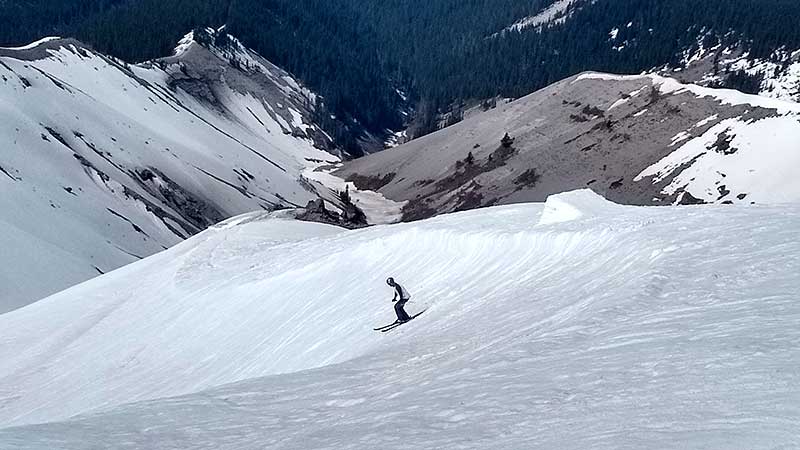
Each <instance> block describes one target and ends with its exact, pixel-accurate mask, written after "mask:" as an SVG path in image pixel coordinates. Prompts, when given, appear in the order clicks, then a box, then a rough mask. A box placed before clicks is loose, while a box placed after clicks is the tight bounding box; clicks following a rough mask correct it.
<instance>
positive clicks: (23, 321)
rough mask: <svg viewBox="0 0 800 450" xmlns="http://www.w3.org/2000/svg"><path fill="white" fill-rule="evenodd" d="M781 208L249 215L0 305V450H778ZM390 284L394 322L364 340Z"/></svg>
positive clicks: (586, 199)
mask: <svg viewBox="0 0 800 450" xmlns="http://www.w3.org/2000/svg"><path fill="white" fill-rule="evenodd" d="M798 230H800V207H797V206H751V207H748V206H697V207H663V208H643V207H624V206H618V205H614V204H611V203H608V202H606V201H604V200H602V199H601V198H599V197H597V196H595V195H594V194H592V193H591V192H588V191H578V192H572V193H567V194H562V195H559V196H554V197H551V198H550V199H549V200H548V202H547V203H546V204H525V205H512V206H504V207H496V208H489V209H481V210H475V211H469V212H464V213H457V214H451V215H446V216H441V217H438V218H434V219H430V220H427V221H423V222H415V223H409V224H400V225H386V226H377V227H372V228H369V229H364V230H358V231H340V230H338V229H336V228H333V227H328V226H324V225H319V224H309V223H298V222H291V221H285V220H280V219H274V218H267V217H265V216H264V215H250V216H243V217H240V218H237V219H233V220H230V221H228V222H226V223H223V224H221V225H220V226H218V227H215V228H212V229H210V230H208V231H206V232H203V233H201V234H200V235H198V236H196V237H194V238H192V239H189V240H188V241H186V242H184V243H182V244H179V245H178V246H176V247H175V248H173V249H170V250H168V251H166V252H164V253H161V254H159V255H156V256H155V257H152V258H148V259H146V260H144V261H141V262H138V263H135V264H133V265H131V266H128V267H125V268H123V269H121V270H118V271H115V272H113V273H111V274H108V275H105V276H103V277H100V278H97V279H95V280H92V281H89V282H87V283H85V284H83V285H80V286H77V287H75V288H72V289H70V290H68V291H65V292H63V293H60V294H57V295H56V296H53V297H50V298H49V299H46V300H44V301H41V302H38V303H35V304H33V305H31V306H28V307H26V308H23V309H21V310H18V311H14V312H12V313H9V314H5V315H2V316H0V329H2V330H4V331H3V337H2V338H1V339H2V340H0V360H2V361H3V364H2V367H0V428H2V429H0V448H14V449H95V448H115V449H126V448H147V449H173V448H192V449H263V448H281V449H309V448H315V449H317V448H319V449H322V448H326V449H343V448H353V449H361V448H391V449H403V448H408V449H418V448H481V449H486V448H496V449H511V448H543V449H552V448H558V449H576V450H577V449H587V448H591V449H642V448H658V449H666V448H674V449H723V448H724V449H789V448H798V447H800V434H799V433H798V431H797V430H800V387H799V386H800V302H798V301H797V300H798V293H800V277H798V275H797V274H798V273H800V256H798V255H800V242H798V241H797V239H796V237H797V233H798ZM387 276H394V277H395V278H396V279H397V280H398V281H399V282H400V283H402V284H403V285H404V286H406V287H407V288H408V290H409V291H410V292H411V295H412V301H411V302H410V303H409V304H408V307H407V309H408V310H409V312H411V313H416V312H419V311H421V310H423V309H425V310H426V312H425V313H424V314H423V315H421V316H420V317H419V318H417V319H415V320H414V321H412V322H410V323H408V324H406V325H403V326H401V327H399V328H397V329H395V330H394V331H392V332H389V333H378V332H375V331H373V330H372V328H373V327H375V326H378V325H382V324H386V323H389V322H391V321H392V320H393V319H394V318H393V312H392V310H391V308H392V304H391V303H390V302H389V299H390V298H391V291H390V289H389V288H388V287H387V286H386V285H385V284H384V279H385V278H386V277H387Z"/></svg>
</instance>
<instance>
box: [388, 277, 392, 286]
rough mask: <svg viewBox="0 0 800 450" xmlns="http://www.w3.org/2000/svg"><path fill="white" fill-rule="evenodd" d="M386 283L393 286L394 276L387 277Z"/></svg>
mask: <svg viewBox="0 0 800 450" xmlns="http://www.w3.org/2000/svg"><path fill="white" fill-rule="evenodd" d="M386 284H388V285H389V286H394V278H392V277H389V278H387V279H386Z"/></svg>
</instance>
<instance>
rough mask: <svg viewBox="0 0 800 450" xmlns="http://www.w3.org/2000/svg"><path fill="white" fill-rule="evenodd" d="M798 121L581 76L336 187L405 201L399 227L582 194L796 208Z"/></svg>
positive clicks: (376, 163)
mask: <svg viewBox="0 0 800 450" xmlns="http://www.w3.org/2000/svg"><path fill="white" fill-rule="evenodd" d="M798 111H800V106H798V105H797V104H795V103H791V102H783V101H779V100H773V99H767V98H763V97H757V96H750V95H744V94H741V93H739V92H736V91H730V90H715V89H708V88H701V87H698V86H692V85H681V84H679V83H678V82H677V81H675V80H672V79H669V78H662V77H659V76H655V75H649V76H615V75H605V74H596V73H587V74H582V75H579V76H576V77H571V78H569V79H566V80H564V81H561V82H559V83H556V84H554V85H552V86H549V87H547V88H545V89H542V90H540V91H538V92H535V93H533V94H531V95H529V96H526V97H524V98H521V99H519V100H517V101H514V102H512V103H509V104H505V105H501V106H499V107H498V108H496V109H494V110H491V111H488V112H486V113H483V114H479V115H476V116H473V117H471V118H469V119H467V120H465V121H464V122H462V123H459V124H456V125H454V126H452V127H449V128H446V129H444V130H441V131H439V132H437V133H434V134H432V135H429V136H426V137H424V138H421V139H418V140H415V141H412V142H410V143H408V144H405V145H402V146H400V147H398V148H396V149H394V150H392V151H390V152H384V153H381V154H376V155H370V156H369V157H366V158H363V159H360V160H357V161H353V162H350V163H348V164H347V165H345V167H344V169H342V170H341V171H339V173H338V175H339V176H342V177H345V178H348V179H351V180H353V181H355V182H357V183H362V184H363V183H364V181H365V180H371V181H374V183H367V184H370V185H371V187H375V185H376V184H380V189H379V192H381V193H383V194H385V195H386V196H387V197H388V198H391V199H393V200H398V201H399V200H407V201H409V203H408V204H407V205H406V210H405V215H404V219H406V220H411V219H418V218H423V217H427V216H430V215H433V214H437V213H442V212H447V211H456V210H463V209H470V208H475V207H480V206H488V205H495V204H508V203H517V202H526V201H543V200H544V199H545V198H546V197H547V196H548V195H550V194H553V193H557V192H563V191H568V190H573V189H578V188H585V187H589V188H591V189H592V190H594V191H595V192H597V193H599V194H601V195H603V196H605V197H606V198H608V199H610V200H613V201H615V202H619V203H627V204H638V205H663V204H671V203H676V202H683V203H692V202H723V203H724V202H733V203H739V202H746V203H750V202H775V201H790V200H798V199H800V187H798V184H797V183H796V181H795V179H794V175H793V174H792V173H790V170H791V169H790V168H791V167H797V165H798V164H800V148H798V147H797V145H796V142H798V141H799V140H800V122H799V121H798V119H800V115H798ZM506 133H509V135H510V137H511V138H513V143H510V144H509V145H508V146H504V145H503V144H501V140H502V138H503V137H504V135H505V134H506ZM379 181H380V182H379Z"/></svg>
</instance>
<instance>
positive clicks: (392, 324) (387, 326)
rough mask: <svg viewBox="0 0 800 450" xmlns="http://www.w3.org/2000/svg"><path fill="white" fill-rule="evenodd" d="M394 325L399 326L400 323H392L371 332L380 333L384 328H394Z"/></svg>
mask: <svg viewBox="0 0 800 450" xmlns="http://www.w3.org/2000/svg"><path fill="white" fill-rule="evenodd" d="M395 325H400V322H394V323H390V324H389V325H384V326H382V327H378V328H373V330H375V331H381V330H383V329H384V328H389V327H393V326H395Z"/></svg>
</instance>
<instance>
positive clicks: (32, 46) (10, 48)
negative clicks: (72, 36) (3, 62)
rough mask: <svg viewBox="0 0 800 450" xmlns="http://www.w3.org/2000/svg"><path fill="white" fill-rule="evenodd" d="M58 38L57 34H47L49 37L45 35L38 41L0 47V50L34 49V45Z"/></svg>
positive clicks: (37, 45)
mask: <svg viewBox="0 0 800 450" xmlns="http://www.w3.org/2000/svg"><path fill="white" fill-rule="evenodd" d="M59 39H61V38H60V37H58V36H49V37H45V38H42V39H39V40H38V41H35V42H31V43H30V44H28V45H23V46H22V47H0V50H14V51H19V50H31V49H34V48H36V47H39V46H40V45H42V44H46V43H48V42H52V41H57V40H59Z"/></svg>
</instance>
